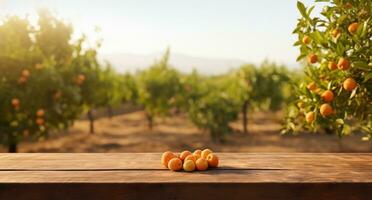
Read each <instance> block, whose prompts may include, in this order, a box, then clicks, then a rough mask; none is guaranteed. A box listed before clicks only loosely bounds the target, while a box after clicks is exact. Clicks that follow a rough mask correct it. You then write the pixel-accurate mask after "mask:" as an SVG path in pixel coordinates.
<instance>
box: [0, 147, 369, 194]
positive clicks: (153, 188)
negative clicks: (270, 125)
mask: <svg viewBox="0 0 372 200" xmlns="http://www.w3.org/2000/svg"><path fill="white" fill-rule="evenodd" d="M218 155H219V157H220V167H219V168H217V169H212V170H208V171H205V172H193V173H187V172H171V171H169V170H167V169H164V168H163V167H162V166H161V165H160V154H158V153H128V154H126V153H106V154H95V153H83V154H82V153H76V154H62V153H58V154H49V153H48V154H0V199H1V200H2V199H5V200H8V199H10V200H13V199H28V200H33V199H64V200H65V199H89V200H91V199H203V200H206V199H213V200H215V199H226V200H230V199H250V200H251V199H275V200H280V199H285V200H288V199H309V200H310V199H311V200H320V199H327V200H331V199H332V200H333V199H366V200H367V199H369V200H370V199H372V153H371V154H329V153H326V154H319V153H317V154H309V153H295V154H272V153H218Z"/></svg>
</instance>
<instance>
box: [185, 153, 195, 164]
mask: <svg viewBox="0 0 372 200" xmlns="http://www.w3.org/2000/svg"><path fill="white" fill-rule="evenodd" d="M187 160H192V161H193V162H196V160H197V157H196V156H195V155H188V156H186V158H185V160H184V162H186V161H187Z"/></svg>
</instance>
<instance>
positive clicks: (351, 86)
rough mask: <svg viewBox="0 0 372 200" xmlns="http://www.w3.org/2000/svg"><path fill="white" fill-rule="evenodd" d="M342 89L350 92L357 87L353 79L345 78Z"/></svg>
mask: <svg viewBox="0 0 372 200" xmlns="http://www.w3.org/2000/svg"><path fill="white" fill-rule="evenodd" d="M343 87H344V89H345V90H347V91H349V92H351V91H353V90H354V89H355V88H356V87H357V82H356V81H355V80H354V79H353V78H347V79H346V80H345V81H344V83H343Z"/></svg>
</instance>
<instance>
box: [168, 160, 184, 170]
mask: <svg viewBox="0 0 372 200" xmlns="http://www.w3.org/2000/svg"><path fill="white" fill-rule="evenodd" d="M168 168H169V169H170V170H172V171H178V170H181V169H182V160H181V159H179V158H172V159H170V161H169V162H168Z"/></svg>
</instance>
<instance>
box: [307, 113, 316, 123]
mask: <svg viewBox="0 0 372 200" xmlns="http://www.w3.org/2000/svg"><path fill="white" fill-rule="evenodd" d="M314 119H315V113H314V112H312V111H311V112H308V113H306V122H307V123H309V124H311V123H312V122H313V121H314Z"/></svg>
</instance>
